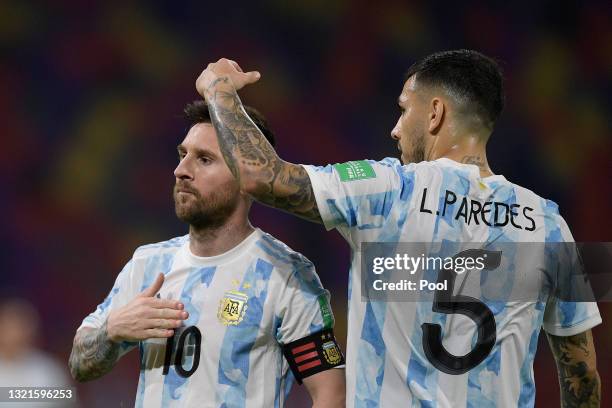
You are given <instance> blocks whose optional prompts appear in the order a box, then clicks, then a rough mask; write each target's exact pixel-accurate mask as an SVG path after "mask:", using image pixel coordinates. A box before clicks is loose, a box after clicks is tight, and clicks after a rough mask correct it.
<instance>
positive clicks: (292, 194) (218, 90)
mask: <svg viewBox="0 0 612 408" xmlns="http://www.w3.org/2000/svg"><path fill="white" fill-rule="evenodd" d="M205 92H206V101H207V103H208V108H209V111H210V116H211V119H212V123H213V126H214V127H215V130H216V133H217V138H218V140H219V147H220V149H221V153H222V154H223V158H224V159H225V161H226V163H227V165H228V167H229V168H230V170H231V171H232V173H233V174H234V176H235V177H236V179H238V181H239V182H240V186H241V188H242V190H243V191H244V192H246V193H248V194H250V195H251V196H253V197H254V198H255V199H256V200H258V201H260V202H262V203H264V204H266V205H269V206H271V207H276V208H279V209H281V210H284V211H287V212H290V213H293V214H295V215H297V216H299V217H302V218H304V219H307V220H309V221H314V222H318V223H322V220H321V215H320V214H319V209H318V208H317V203H316V200H315V197H314V193H313V190H312V185H311V183H310V178H309V177H308V174H307V173H306V170H304V168H303V167H302V166H300V165H297V164H292V163H288V162H286V161H284V160H282V159H281V158H280V157H278V155H277V153H276V151H275V150H274V148H273V147H272V146H271V145H270V143H269V142H268V141H267V140H266V138H265V137H264V135H263V134H262V133H261V132H260V131H259V129H258V128H257V126H255V124H254V123H253V121H251V119H250V118H249V116H248V115H247V113H246V112H245V110H244V107H243V106H242V102H241V101H240V98H239V97H238V94H237V92H236V90H235V89H234V87H233V85H232V84H231V83H230V81H229V79H228V78H226V77H219V78H217V79H216V80H214V81H212V82H211V83H210V85H209V86H208V87H207V89H206V91H205Z"/></svg>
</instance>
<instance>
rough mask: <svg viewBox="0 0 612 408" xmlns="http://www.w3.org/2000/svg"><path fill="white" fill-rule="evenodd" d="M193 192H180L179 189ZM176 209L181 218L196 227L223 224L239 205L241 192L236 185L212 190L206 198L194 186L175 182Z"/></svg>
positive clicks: (210, 226) (211, 226)
mask: <svg viewBox="0 0 612 408" xmlns="http://www.w3.org/2000/svg"><path fill="white" fill-rule="evenodd" d="M179 188H180V190H183V191H188V192H189V193H191V194H180V193H178V192H177V189H179ZM173 196H174V211H175V213H176V216H177V217H178V219H179V220H181V221H183V222H186V223H188V224H189V225H190V226H192V227H194V228H196V229H203V228H215V227H219V226H221V225H223V224H224V223H225V222H226V221H227V219H228V218H229V216H230V215H231V214H232V213H233V212H234V210H235V209H236V207H237V206H238V200H239V194H238V191H237V190H236V188H235V187H234V186H232V187H229V186H228V187H227V188H220V189H218V190H216V191H214V192H211V193H210V194H209V195H208V196H207V197H206V199H204V198H202V196H201V195H200V193H199V192H198V191H196V190H194V189H192V188H189V187H187V186H184V185H181V186H180V187H179V186H178V185H176V184H175V186H174V191H173Z"/></svg>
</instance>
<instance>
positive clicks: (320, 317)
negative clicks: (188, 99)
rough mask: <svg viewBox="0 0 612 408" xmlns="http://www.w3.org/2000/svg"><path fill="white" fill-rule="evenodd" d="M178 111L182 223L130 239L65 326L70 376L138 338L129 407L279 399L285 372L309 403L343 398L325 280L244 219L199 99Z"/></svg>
mask: <svg viewBox="0 0 612 408" xmlns="http://www.w3.org/2000/svg"><path fill="white" fill-rule="evenodd" d="M247 111H248V112H249V115H250V117H251V118H253V119H254V120H255V122H256V123H257V125H258V126H259V129H260V130H261V132H262V133H263V134H265V137H266V138H267V141H268V142H269V143H273V135H272V133H271V132H270V130H269V129H268V128H267V125H266V122H265V120H264V119H263V117H262V116H260V114H258V113H257V112H256V111H255V110H253V109H250V108H248V109H247ZM185 113H186V116H187V118H188V120H189V121H190V123H191V128H190V129H189V132H188V133H187V136H186V137H185V139H184V140H183V141H182V143H181V144H180V145H179V146H178V155H179V164H178V167H177V168H176V170H175V171H174V175H175V176H176V183H175V186H174V203H175V211H176V215H177V217H178V218H179V219H180V220H182V221H184V222H186V223H188V224H189V234H188V235H185V236H181V237H177V238H173V239H170V240H168V241H164V242H160V243H156V244H151V245H145V246H142V247H140V248H138V249H137V250H136V252H135V253H134V255H133V257H132V259H131V260H130V261H129V262H128V263H127V265H126V266H125V267H124V268H123V270H122V271H121V272H120V273H119V275H118V277H117V279H116V282H115V284H114V286H113V288H112V290H111V291H110V294H109V295H108V297H107V298H106V299H105V300H104V302H102V303H101V304H100V305H99V306H98V308H97V309H96V311H95V312H93V313H92V314H90V315H89V316H87V317H86V318H85V319H84V320H83V323H82V324H81V326H80V327H79V329H78V330H77V333H76V336H75V338H74V345H73V349H72V353H71V356H70V370H71V373H72V375H73V377H74V378H75V379H76V380H78V381H87V380H92V379H95V378H98V377H100V376H102V375H104V374H106V373H108V372H109V371H110V370H111V369H112V368H113V366H114V364H115V363H116V362H117V360H118V359H119V358H120V357H121V356H122V355H124V354H125V353H127V352H128V351H130V350H132V349H134V348H135V347H138V348H139V350H140V355H141V358H140V361H141V366H140V379H139V383H138V391H137V395H136V406H137V407H146V408H149V407H164V408H167V407H227V408H233V407H245V408H249V407H252V408H261V407H282V406H284V401H285V399H286V396H287V394H288V393H289V390H290V389H291V386H292V383H293V380H294V377H293V376H295V379H297V381H298V382H299V383H302V382H303V383H304V385H305V386H306V388H307V390H308V392H309V393H310V395H311V397H312V399H313V403H314V406H315V407H343V406H344V395H345V385H344V370H343V369H342V368H339V369H336V367H341V366H342V365H343V364H344V358H343V356H342V354H341V352H340V349H339V347H338V344H337V343H336V340H335V338H334V334H333V325H334V318H333V314H332V311H331V308H330V304H329V292H328V291H326V290H325V289H324V288H323V287H322V286H321V282H320V281H319V278H318V276H317V274H316V273H315V268H314V266H313V264H312V263H311V262H310V261H309V260H308V259H306V258H305V257H304V256H303V255H301V254H299V253H297V252H295V251H293V250H291V249H290V248H289V247H287V246H286V245H285V244H283V243H282V242H280V241H278V240H277V239H276V238H274V237H272V236H271V235H269V234H267V233H265V232H263V231H261V230H260V229H258V228H254V227H253V226H252V225H251V224H250V222H249V219H248V213H249V209H250V207H251V203H252V199H251V198H250V197H249V196H248V195H246V194H244V193H242V192H241V191H240V188H239V185H238V183H237V182H236V179H235V178H234V177H233V175H232V173H231V172H230V170H229V169H228V167H227V165H226V164H225V161H224V160H223V158H222V155H221V152H220V151H219V145H218V143H217V138H216V136H215V130H214V128H213V127H212V126H211V124H210V116H209V112H208V108H207V106H206V104H205V103H204V101H197V102H194V103H193V104H190V105H187V107H186V108H185ZM332 368H333V369H332ZM290 369H291V372H292V373H293V376H292V375H291V373H289V370H290Z"/></svg>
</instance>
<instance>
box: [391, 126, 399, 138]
mask: <svg viewBox="0 0 612 408" xmlns="http://www.w3.org/2000/svg"><path fill="white" fill-rule="evenodd" d="M391 139H393V140H400V127H399V123H398V124H396V125H395V127H394V128H393V129H391Z"/></svg>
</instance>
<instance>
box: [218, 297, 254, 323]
mask: <svg viewBox="0 0 612 408" xmlns="http://www.w3.org/2000/svg"><path fill="white" fill-rule="evenodd" d="M248 300H249V297H248V296H247V295H246V294H244V293H241V292H238V291H235V290H229V291H227V292H225V296H223V299H221V301H220V302H219V311H218V312H217V317H218V318H219V321H220V322H221V323H222V324H224V325H226V326H229V325H237V324H238V323H240V322H241V321H242V319H243V318H244V314H245V313H246V309H247V301H248Z"/></svg>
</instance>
